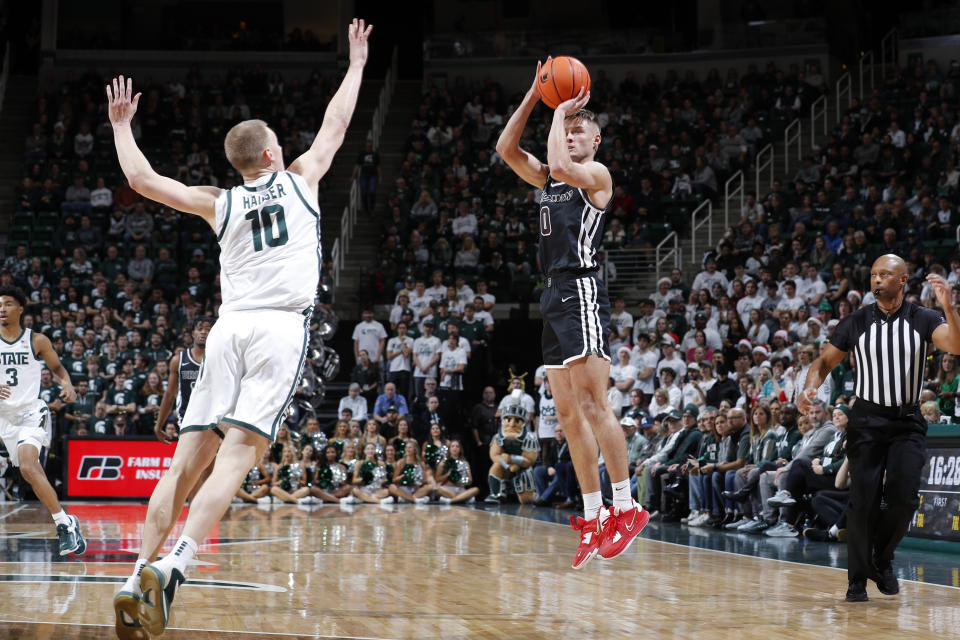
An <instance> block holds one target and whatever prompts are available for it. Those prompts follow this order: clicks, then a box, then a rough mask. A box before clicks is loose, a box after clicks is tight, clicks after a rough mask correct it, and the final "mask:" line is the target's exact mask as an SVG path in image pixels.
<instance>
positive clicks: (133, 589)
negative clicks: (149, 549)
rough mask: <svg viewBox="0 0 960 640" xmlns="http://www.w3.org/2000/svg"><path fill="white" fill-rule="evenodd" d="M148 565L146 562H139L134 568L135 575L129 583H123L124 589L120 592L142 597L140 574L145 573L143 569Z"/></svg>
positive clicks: (129, 579)
mask: <svg viewBox="0 0 960 640" xmlns="http://www.w3.org/2000/svg"><path fill="white" fill-rule="evenodd" d="M148 564H149V563H148V562H147V561H146V560H137V564H135V565H134V567H133V575H131V576H130V577H128V578H127V581H126V582H124V583H123V587H121V588H120V590H121V591H129V592H130V593H135V594H137V595H140V593H141V590H140V572H141V571H143V568H144V567H145V566H147V565H148Z"/></svg>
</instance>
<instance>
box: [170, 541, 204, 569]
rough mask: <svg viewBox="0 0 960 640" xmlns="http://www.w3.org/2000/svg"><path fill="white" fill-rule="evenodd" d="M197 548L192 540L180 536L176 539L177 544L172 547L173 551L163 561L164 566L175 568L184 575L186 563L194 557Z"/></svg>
mask: <svg viewBox="0 0 960 640" xmlns="http://www.w3.org/2000/svg"><path fill="white" fill-rule="evenodd" d="M197 546H198V545H197V543H196V541H195V540H194V539H193V538H191V537H189V536H180V538H179V539H177V543H176V544H175V545H173V551H172V552H171V553H170V554H169V555H167V556H166V557H165V558H164V559H163V561H164V564H167V565H168V566H170V567H173V568H175V569H176V570H177V571H179V572H180V573H183V574H184V575H185V574H186V569H187V563H188V562H190V561H191V560H193V556H194V555H196V553H197Z"/></svg>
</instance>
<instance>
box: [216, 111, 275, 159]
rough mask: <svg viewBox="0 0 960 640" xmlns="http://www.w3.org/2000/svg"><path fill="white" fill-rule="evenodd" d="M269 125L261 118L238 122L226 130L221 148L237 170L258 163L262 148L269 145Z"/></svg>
mask: <svg viewBox="0 0 960 640" xmlns="http://www.w3.org/2000/svg"><path fill="white" fill-rule="evenodd" d="M270 143H271V140H270V127H268V126H267V123H266V122H264V121H263V120H244V121H243V122H238V123H237V124H235V125H233V127H231V128H230V131H228V132H227V137H226V138H224V140H223V150H224V153H226V155H227V161H228V162H229V163H230V164H231V165H233V168H234V169H236V170H237V171H241V172H242V171H245V170H247V169H252V168H254V167H256V166H257V165H258V164H259V163H260V156H261V154H262V153H263V151H264V149H266V148H267V147H269V146H270Z"/></svg>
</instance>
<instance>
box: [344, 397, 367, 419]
mask: <svg viewBox="0 0 960 640" xmlns="http://www.w3.org/2000/svg"><path fill="white" fill-rule="evenodd" d="M344 409H350V410H351V411H353V419H354V420H358V421H360V422H361V423H362V422H363V421H364V420H366V419H367V411H368V409H367V399H366V398H364V397H363V396H361V395H359V394H358V395H357V397H356V398H351V397H350V395H349V394H348V395H345V396H344V397H342V398H340V405H339V406H338V407H337V419H339V418H340V414H341V413H342V412H343V410H344Z"/></svg>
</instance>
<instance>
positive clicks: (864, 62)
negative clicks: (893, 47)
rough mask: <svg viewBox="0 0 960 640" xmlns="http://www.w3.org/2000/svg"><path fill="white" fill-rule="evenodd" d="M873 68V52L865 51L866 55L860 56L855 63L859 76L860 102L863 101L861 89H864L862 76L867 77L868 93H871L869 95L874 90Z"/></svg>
mask: <svg viewBox="0 0 960 640" xmlns="http://www.w3.org/2000/svg"><path fill="white" fill-rule="evenodd" d="M873 67H874V63H873V51H867V52H866V53H864V54H863V55H861V56H860V61H859V62H858V63H857V71H858V73H859V75H860V100H861V102H862V101H863V96H864V93H863V89H864V87H863V81H864V76H869V80H870V93H871V94H872V93H873V88H874V84H873Z"/></svg>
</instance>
